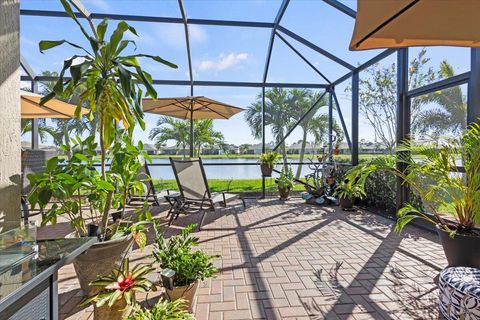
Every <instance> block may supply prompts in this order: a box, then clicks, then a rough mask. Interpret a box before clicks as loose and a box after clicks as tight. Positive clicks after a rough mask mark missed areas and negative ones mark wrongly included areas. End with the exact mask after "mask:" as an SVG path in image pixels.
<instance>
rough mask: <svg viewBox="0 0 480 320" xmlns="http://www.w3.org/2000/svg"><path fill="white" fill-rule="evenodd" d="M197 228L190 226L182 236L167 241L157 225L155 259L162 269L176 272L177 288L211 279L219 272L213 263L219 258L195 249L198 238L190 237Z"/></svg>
mask: <svg viewBox="0 0 480 320" xmlns="http://www.w3.org/2000/svg"><path fill="white" fill-rule="evenodd" d="M195 227H196V225H195V224H190V225H188V226H187V227H186V228H185V229H183V230H182V232H181V234H179V235H176V236H172V237H170V238H169V239H165V238H164V237H163V235H162V233H161V231H160V229H159V226H157V225H156V224H155V231H156V236H157V239H156V241H155V247H154V250H153V257H154V258H155V260H156V261H157V262H158V263H159V264H160V267H161V268H162V269H171V270H174V271H175V275H174V277H173V285H174V286H175V287H180V286H188V285H190V284H192V283H193V282H195V281H197V280H205V279H208V278H211V277H212V276H213V275H214V274H215V273H216V272H217V271H218V270H217V268H215V267H214V266H213V263H212V261H213V259H214V258H216V257H217V256H210V255H208V254H207V253H205V252H203V251H200V250H194V249H193V248H194V247H196V246H198V238H197V237H192V236H190V234H191V233H192V231H193V230H194V229H195Z"/></svg>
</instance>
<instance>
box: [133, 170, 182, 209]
mask: <svg viewBox="0 0 480 320" xmlns="http://www.w3.org/2000/svg"><path fill="white" fill-rule="evenodd" d="M137 180H139V181H142V182H143V183H144V184H145V187H146V190H147V192H146V193H145V194H143V195H136V196H133V195H129V198H128V201H127V203H128V204H130V202H132V201H145V200H147V201H151V202H153V205H156V206H158V205H160V202H163V201H165V196H168V195H172V194H173V193H171V191H170V190H162V191H160V192H157V191H156V190H155V185H154V184H153V180H152V176H151V174H150V170H149V169H148V164H147V163H146V162H145V165H143V166H142V167H141V168H140V169H139V170H138V173H137ZM170 204H171V203H170Z"/></svg>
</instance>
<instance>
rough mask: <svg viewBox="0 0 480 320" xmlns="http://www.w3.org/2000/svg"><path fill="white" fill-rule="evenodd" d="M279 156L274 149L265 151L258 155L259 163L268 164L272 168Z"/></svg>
mask: <svg viewBox="0 0 480 320" xmlns="http://www.w3.org/2000/svg"><path fill="white" fill-rule="evenodd" d="M279 158H280V155H279V154H278V153H276V152H275V151H272V152H265V153H262V154H261V155H260V163H262V164H266V165H268V166H269V167H270V168H273V167H274V166H275V165H276V164H277V163H278V160H279Z"/></svg>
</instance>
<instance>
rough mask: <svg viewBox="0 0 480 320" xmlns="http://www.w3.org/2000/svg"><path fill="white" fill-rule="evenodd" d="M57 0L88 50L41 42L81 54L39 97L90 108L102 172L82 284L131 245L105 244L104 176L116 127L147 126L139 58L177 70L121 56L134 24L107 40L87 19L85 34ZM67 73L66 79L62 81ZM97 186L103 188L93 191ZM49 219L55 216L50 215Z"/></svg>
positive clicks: (108, 197) (107, 184)
mask: <svg viewBox="0 0 480 320" xmlns="http://www.w3.org/2000/svg"><path fill="white" fill-rule="evenodd" d="M60 2H61V3H62V5H63V7H64V9H65V12H66V13H67V15H68V16H70V17H71V18H72V20H73V21H74V22H75V23H76V24H77V25H78V27H79V28H80V31H81V33H82V34H83V35H84V37H85V38H86V40H87V41H86V42H87V43H88V44H89V48H88V49H86V48H84V47H82V46H80V45H78V44H75V43H72V42H70V41H67V40H57V41H50V40H43V41H40V43H39V48H40V51H41V52H42V53H43V52H44V51H46V50H49V49H52V48H55V47H57V46H59V45H62V44H67V45H70V46H72V47H74V48H76V49H79V50H80V51H81V54H78V55H74V56H73V57H71V58H69V59H66V60H65V61H64V63H63V68H62V70H61V72H60V73H59V79H58V81H57V82H56V83H55V85H54V86H53V88H52V91H51V92H50V93H49V94H47V95H46V96H45V97H43V98H42V99H41V101H40V103H41V104H45V103H46V102H47V101H49V100H50V99H52V98H54V97H59V98H61V99H62V98H63V99H69V98H70V97H71V96H72V95H73V94H74V92H75V94H77V95H78V96H79V98H78V106H79V108H78V109H77V111H78V113H79V112H80V107H81V106H87V107H89V109H90V112H89V114H88V119H89V120H90V121H92V123H94V125H93V127H94V128H95V129H94V130H92V131H91V132H90V135H91V136H92V137H94V138H95V137H96V136H97V134H98V137H99V147H100V167H101V172H100V176H99V177H95V178H96V183H95V184H90V185H89V186H90V187H91V188H92V190H88V192H87V193H86V194H90V193H93V194H96V195H98V197H97V199H94V200H95V205H96V206H97V208H98V209H99V212H100V219H99V222H98V227H99V234H100V239H101V240H102V242H99V243H97V244H95V245H94V246H92V247H91V248H90V249H89V250H87V252H85V253H84V254H82V255H81V256H80V257H78V258H77V260H78V261H80V260H82V259H84V260H85V261H84V262H85V263H84V266H83V267H81V268H78V269H76V270H77V273H78V272H83V273H84V276H85V278H83V279H82V277H81V276H80V274H78V276H79V278H80V282H81V283H82V282H83V283H85V282H86V281H87V280H88V279H89V278H90V277H91V276H92V275H95V274H98V273H99V272H100V271H99V270H101V269H107V270H111V269H112V266H113V265H115V264H118V263H119V262H120V261H121V257H122V256H123V255H124V254H125V252H126V251H127V250H128V248H129V247H130V246H131V238H130V237H129V236H125V237H123V238H119V239H117V240H114V241H113V240H112V241H107V240H109V237H108V235H107V233H108V232H109V230H111V229H112V228H110V227H109V223H110V222H109V214H110V209H111V207H112V201H113V200H114V195H115V187H114V185H113V183H112V180H111V179H112V177H111V176H110V175H109V174H108V172H107V167H106V163H107V156H108V154H109V151H110V148H111V146H112V144H114V142H115V140H116V137H117V136H118V130H117V126H120V127H123V128H124V129H125V134H126V135H127V136H128V137H129V139H130V140H131V139H132V134H133V130H134V128H135V126H136V125H137V124H138V125H139V126H140V127H141V128H142V129H144V127H145V123H144V121H143V111H142V106H141V101H142V98H143V91H142V90H143V89H144V90H145V93H146V94H145V95H146V96H149V97H152V98H156V96H157V94H156V91H155V89H154V88H153V86H152V77H151V75H150V74H148V73H147V72H145V71H144V70H143V69H142V68H141V66H140V64H139V60H138V58H148V59H152V60H154V61H156V62H159V63H162V64H164V65H166V66H169V67H172V68H177V66H176V65H175V64H173V63H170V62H168V61H166V60H164V59H162V58H160V57H158V56H152V55H146V54H124V52H125V50H126V49H127V48H130V47H131V46H135V42H134V41H132V40H130V39H124V36H125V33H126V32H130V33H131V34H133V35H137V32H136V30H135V29H134V28H133V27H132V26H130V25H128V24H127V23H126V22H125V21H121V22H119V23H118V25H117V27H116V29H115V30H113V32H111V33H110V37H109V38H107V37H106V35H107V34H108V33H107V29H108V20H107V19H104V20H102V21H101V22H100V23H99V24H98V25H97V26H95V25H94V23H93V21H91V20H90V21H89V22H90V23H89V25H90V27H91V29H92V30H91V32H87V30H86V29H85V28H84V27H83V26H82V24H81V23H80V22H79V21H78V19H77V18H76V16H75V14H74V12H73V10H72V7H71V4H74V3H73V2H72V1H71V0H60ZM66 72H68V73H69V74H70V75H71V78H70V79H68V80H65V79H64V75H65V73H66ZM97 188H102V189H104V190H102V192H92V191H96V190H97ZM49 195H50V191H42V194H41V195H40V194H39V196H40V197H42V198H48V196H49ZM80 196H81V195H79V197H80ZM73 206H74V207H72V210H70V209H68V212H75V211H78V210H79V208H77V207H75V205H73ZM68 212H67V214H68ZM52 215H54V214H53V213H52ZM73 219H75V220H76V222H75V223H76V224H82V222H81V221H80V220H81V219H82V217H80V216H79V217H77V216H75V217H72V220H73ZM113 229H116V228H113ZM112 263H113V265H112Z"/></svg>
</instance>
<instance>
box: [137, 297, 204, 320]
mask: <svg viewBox="0 0 480 320" xmlns="http://www.w3.org/2000/svg"><path fill="white" fill-rule="evenodd" d="M128 320H195V317H194V316H193V315H192V314H191V313H189V312H188V311H186V310H185V301H184V300H182V299H178V300H175V301H168V300H163V299H160V300H159V301H158V302H157V303H156V304H155V305H154V306H153V308H152V309H146V308H142V307H140V306H139V305H137V306H136V307H135V308H134V311H133V313H132V314H130V316H129V317H128Z"/></svg>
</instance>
